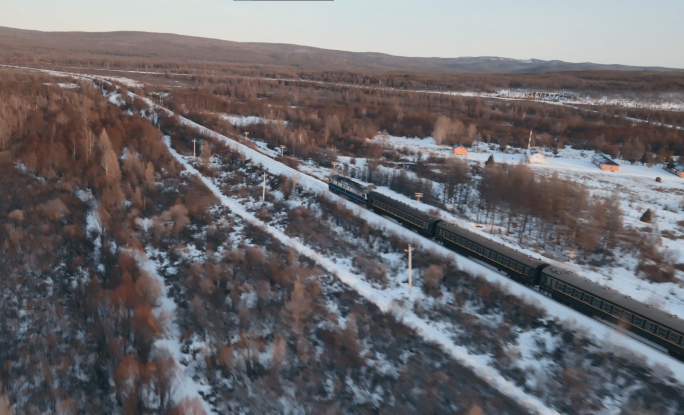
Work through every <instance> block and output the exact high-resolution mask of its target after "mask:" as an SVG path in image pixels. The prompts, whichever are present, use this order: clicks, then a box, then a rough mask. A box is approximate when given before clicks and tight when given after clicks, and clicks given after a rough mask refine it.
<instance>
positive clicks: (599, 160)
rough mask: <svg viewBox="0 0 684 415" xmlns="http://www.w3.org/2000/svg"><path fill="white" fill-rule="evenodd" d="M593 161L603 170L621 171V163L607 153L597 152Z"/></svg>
mask: <svg viewBox="0 0 684 415" xmlns="http://www.w3.org/2000/svg"><path fill="white" fill-rule="evenodd" d="M591 162H592V163H594V164H595V165H597V166H598V168H599V169H601V170H608V171H620V165H619V164H617V163H616V162H614V161H613V160H611V159H610V157H608V156H606V155H605V154H595V155H594V157H592V159H591Z"/></svg>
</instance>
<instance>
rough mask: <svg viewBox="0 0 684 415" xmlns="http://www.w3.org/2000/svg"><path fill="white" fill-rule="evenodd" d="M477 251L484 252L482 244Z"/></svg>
mask: <svg viewBox="0 0 684 415" xmlns="http://www.w3.org/2000/svg"><path fill="white" fill-rule="evenodd" d="M477 252H478V253H480V254H481V253H483V252H484V248H483V247H481V246H478V247H477Z"/></svg>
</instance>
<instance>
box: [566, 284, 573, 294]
mask: <svg viewBox="0 0 684 415" xmlns="http://www.w3.org/2000/svg"><path fill="white" fill-rule="evenodd" d="M572 290H573V288H572V287H571V286H569V285H566V286H565V293H566V294H572Z"/></svg>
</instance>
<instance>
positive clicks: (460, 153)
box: [451, 144, 468, 156]
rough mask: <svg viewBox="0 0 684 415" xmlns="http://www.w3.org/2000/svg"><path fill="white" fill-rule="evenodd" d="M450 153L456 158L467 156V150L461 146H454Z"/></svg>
mask: <svg viewBox="0 0 684 415" xmlns="http://www.w3.org/2000/svg"><path fill="white" fill-rule="evenodd" d="M451 152H452V153H454V154H456V155H457V156H467V155H468V149H467V148H465V147H463V146H462V145H461V144H456V145H455V146H454V147H453V148H452V149H451Z"/></svg>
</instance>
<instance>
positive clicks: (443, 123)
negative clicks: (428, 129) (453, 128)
mask: <svg viewBox="0 0 684 415" xmlns="http://www.w3.org/2000/svg"><path fill="white" fill-rule="evenodd" d="M450 125H451V119H449V117H445V116H441V117H439V118H437V121H436V122H435V128H434V129H433V130H432V138H434V139H435V142H436V143H437V145H438V146H441V145H442V142H443V141H444V139H445V138H446V136H447V134H448V133H449V128H450Z"/></svg>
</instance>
